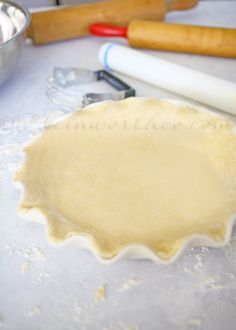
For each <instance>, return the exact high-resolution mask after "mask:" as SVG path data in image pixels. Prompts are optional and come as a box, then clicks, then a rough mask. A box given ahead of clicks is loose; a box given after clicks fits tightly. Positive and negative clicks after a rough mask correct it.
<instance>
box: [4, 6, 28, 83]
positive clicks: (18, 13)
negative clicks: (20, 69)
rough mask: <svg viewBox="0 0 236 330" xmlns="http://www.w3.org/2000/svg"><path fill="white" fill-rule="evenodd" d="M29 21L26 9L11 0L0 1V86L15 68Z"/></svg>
mask: <svg viewBox="0 0 236 330" xmlns="http://www.w3.org/2000/svg"><path fill="white" fill-rule="evenodd" d="M29 23H30V14H29V12H28V11H27V10H26V9H24V8H22V7H21V6H20V5H18V4H15V3H13V2H11V1H0V86H1V85H2V84H3V83H4V82H5V81H6V79H7V78H8V77H9V76H10V74H11V73H12V72H13V70H14V68H15V65H16V63H17V61H18V59H19V57H20V54H21V52H22V49H23V47H24V43H25V34H26V33H25V32H26V29H27V27H28V25H29Z"/></svg>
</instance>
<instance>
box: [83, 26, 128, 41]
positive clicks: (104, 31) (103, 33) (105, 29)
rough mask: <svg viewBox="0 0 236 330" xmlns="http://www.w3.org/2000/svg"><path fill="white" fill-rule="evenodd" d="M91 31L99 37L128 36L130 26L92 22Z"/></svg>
mask: <svg viewBox="0 0 236 330" xmlns="http://www.w3.org/2000/svg"><path fill="white" fill-rule="evenodd" d="M89 32H90V33H91V34H93V35H95V36H99V37H123V38H127V33H128V28H127V27H120V26H114V25H108V24H103V23H96V24H92V25H91V26H90V28H89Z"/></svg>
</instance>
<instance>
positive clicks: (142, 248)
mask: <svg viewBox="0 0 236 330" xmlns="http://www.w3.org/2000/svg"><path fill="white" fill-rule="evenodd" d="M141 99H146V98H141ZM164 100H165V101H168V102H172V103H173V104H175V105H180V106H181V105H185V106H186V105H187V106H189V107H192V108H194V109H195V110H197V111H199V112H210V113H213V114H214V116H218V117H221V118H224V117H223V116H222V115H220V114H217V113H214V112H212V111H210V110H208V109H206V108H203V107H199V106H195V105H193V104H191V103H187V102H182V101H176V100H171V99H164ZM106 102H110V101H106ZM95 105H96V104H93V105H90V106H89V107H93V106H95ZM70 115H71V114H66V115H63V116H61V117H60V118H59V119H57V120H56V121H55V122H54V123H59V122H61V121H63V120H65V119H66V118H67V117H68V116H70ZM234 128H235V126H234ZM234 133H235V131H234ZM40 136H41V134H39V135H38V136H35V137H34V138H33V139H32V140H31V141H29V143H27V145H28V144H31V143H32V142H33V141H34V140H35V139H38V138H39V137H40ZM14 184H15V185H16V187H17V188H18V189H19V190H20V192H21V197H20V201H19V204H21V201H22V200H23V199H24V195H25V189H24V185H23V184H22V183H21V182H14ZM19 215H20V216H22V217H23V218H25V219H28V220H31V221H32V220H33V221H36V222H39V223H42V224H44V225H45V228H46V229H47V219H46V217H45V216H44V215H43V213H42V212H41V210H39V209H37V208H32V209H30V210H28V211H27V212H22V211H21V210H19ZM235 219H236V214H232V215H231V216H230V217H229V219H228V221H227V228H226V232H225V236H224V239H223V240H221V241H216V240H214V239H213V238H211V237H210V236H208V235H199V234H195V235H191V236H189V237H188V238H187V239H186V240H185V242H184V243H183V244H182V246H181V248H180V249H179V250H178V251H177V253H176V254H175V255H174V256H173V257H171V258H170V259H168V260H164V259H161V258H160V257H159V256H158V255H157V254H156V253H155V252H154V251H153V250H152V249H151V248H149V247H147V246H146V245H142V244H129V245H127V246H126V247H124V248H123V249H122V250H121V251H120V252H119V253H118V254H117V255H115V256H114V257H111V258H109V259H106V258H102V257H101V256H100V255H99V253H98V252H97V251H96V250H95V248H94V247H93V245H92V243H91V240H90V239H89V238H87V237H85V236H82V235H77V236H73V237H71V238H68V239H66V240H65V241H63V242H62V243H59V244H57V243H55V244H54V243H51V242H50V243H51V244H53V245H55V246H70V247H79V248H84V249H87V250H89V251H91V252H92V253H93V254H94V256H95V257H96V258H97V259H98V260H99V261H100V262H102V263H113V262H115V261H117V260H119V259H122V258H128V259H149V260H152V261H154V262H156V263H159V264H165V265H167V264H171V263H173V262H174V261H176V260H177V259H178V258H179V257H180V256H181V255H182V254H183V253H184V252H185V251H186V249H188V248H191V247H199V246H207V247H215V248H219V247H223V246H225V245H227V244H228V243H229V241H230V238H231V234H232V229H233V225H234V223H235Z"/></svg>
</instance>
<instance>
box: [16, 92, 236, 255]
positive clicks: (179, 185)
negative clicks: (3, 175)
mask: <svg viewBox="0 0 236 330" xmlns="http://www.w3.org/2000/svg"><path fill="white" fill-rule="evenodd" d="M233 129H234V127H233V124H232V123H231V122H230V121H229V120H227V119H224V118H223V117H220V116H218V115H216V114H213V113H211V112H209V111H199V110H196V109H194V108H192V107H190V106H184V105H182V106H179V105H175V104H174V103H172V102H168V101H158V100H154V99H138V98H130V99H127V100H124V101H120V102H108V103H100V104H97V105H95V106H92V107H89V108H86V109H84V110H82V111H79V112H75V113H73V114H72V115H70V116H69V117H67V118H66V119H65V120H64V121H61V122H58V123H56V124H55V125H53V126H50V127H48V128H47V129H46V130H45V131H44V132H43V134H42V135H41V136H40V137H39V138H37V139H36V140H35V141H33V142H32V143H31V144H30V145H29V146H28V147H27V148H26V149H25V151H26V159H25V162H24V164H23V167H22V168H21V169H20V170H19V171H18V173H17V174H16V181H20V182H21V183H22V184H23V185H24V188H25V193H24V198H23V200H22V202H21V205H20V210H21V211H22V212H27V211H28V210H30V209H38V210H40V211H41V212H42V213H43V214H44V215H45V217H46V218H47V222H48V238H49V240H50V241H52V242H62V241H64V240H66V239H67V238H69V237H72V236H76V235H82V236H86V237H88V238H90V239H91V242H92V245H93V247H94V249H95V250H96V251H97V253H99V255H100V256H101V257H103V258H111V257H113V256H115V255H117V254H118V253H119V252H120V251H121V250H122V249H123V248H124V247H126V246H128V245H129V244H144V245H146V246H147V247H149V248H150V249H152V250H153V251H154V252H155V253H156V254H157V255H158V256H159V257H160V258H161V259H163V260H168V259H170V258H171V257H172V256H173V255H175V254H176V253H177V252H178V251H179V249H180V248H181V246H182V245H183V243H184V242H185V241H186V239H188V238H189V237H190V236H191V235H194V234H203V235H208V236H210V237H211V238H213V239H214V240H216V241H222V240H223V239H224V237H225V233H226V227H227V223H228V221H229V217H230V215H232V214H233V213H235V211H236V136H235V133H234V131H233Z"/></svg>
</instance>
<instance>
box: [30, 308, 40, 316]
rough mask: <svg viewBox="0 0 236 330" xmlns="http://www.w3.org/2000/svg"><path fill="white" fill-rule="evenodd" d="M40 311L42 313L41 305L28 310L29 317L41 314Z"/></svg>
mask: <svg viewBox="0 0 236 330" xmlns="http://www.w3.org/2000/svg"><path fill="white" fill-rule="evenodd" d="M40 313H41V307H40V306H34V307H32V308H31V309H30V310H29V311H28V313H27V315H28V316H29V317H34V316H37V315H39V314H40Z"/></svg>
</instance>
